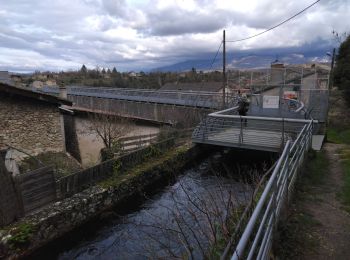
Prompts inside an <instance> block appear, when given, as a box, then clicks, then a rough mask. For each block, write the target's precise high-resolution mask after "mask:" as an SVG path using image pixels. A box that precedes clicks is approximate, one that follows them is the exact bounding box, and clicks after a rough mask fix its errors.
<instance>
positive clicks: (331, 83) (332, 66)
mask: <svg viewBox="0 0 350 260" xmlns="http://www.w3.org/2000/svg"><path fill="white" fill-rule="evenodd" d="M334 60H335V48H333V54H332V63H331V71H330V73H329V74H330V84H329V86H328V87H330V89H331V88H332V87H333V74H334Z"/></svg>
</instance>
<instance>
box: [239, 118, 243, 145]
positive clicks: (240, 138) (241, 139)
mask: <svg viewBox="0 0 350 260" xmlns="http://www.w3.org/2000/svg"><path fill="white" fill-rule="evenodd" d="M239 118H240V120H241V129H240V133H239V143H240V144H243V122H242V116H239Z"/></svg>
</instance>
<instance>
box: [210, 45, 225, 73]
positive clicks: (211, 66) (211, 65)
mask: <svg viewBox="0 0 350 260" xmlns="http://www.w3.org/2000/svg"><path fill="white" fill-rule="evenodd" d="M221 46H222V41H221V43H220V45H219V48H218V50H217V51H216V54H215V57H214V59H213V60H212V62H211V64H210V69H209V70H211V69H212V68H213V65H214V63H215V60H216V57H217V56H218V54H219V51H220V49H221Z"/></svg>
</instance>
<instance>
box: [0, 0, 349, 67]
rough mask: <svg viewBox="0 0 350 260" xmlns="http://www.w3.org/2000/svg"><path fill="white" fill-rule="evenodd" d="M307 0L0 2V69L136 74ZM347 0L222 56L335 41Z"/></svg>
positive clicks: (270, 20)
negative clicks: (102, 70) (84, 68)
mask: <svg viewBox="0 0 350 260" xmlns="http://www.w3.org/2000/svg"><path fill="white" fill-rule="evenodd" d="M314 1H315V0H298V1H295V0H294V1H291V0H197V1H195V0H57V1H49V0H0V70H9V71H17V72H29V71H35V70H41V71H47V70H50V71H61V70H76V69H80V67H81V66H82V64H85V65H86V66H87V67H88V68H96V67H97V66H98V67H100V68H101V67H106V68H107V67H108V68H113V67H116V68H117V70H118V71H132V70H134V71H139V70H145V71H147V70H149V69H151V68H156V67H161V66H165V65H170V64H173V63H177V62H181V61H185V60H190V59H196V58H199V57H203V55H207V56H208V57H209V58H211V57H210V56H212V55H214V54H215V53H216V51H217V49H218V47H219V44H220V42H221V41H222V31H223V30H224V29H225V30H226V39H227V40H235V39H240V38H244V37H247V36H250V35H253V34H256V33H259V32H262V31H264V30H265V29H267V28H269V27H271V26H274V25H276V24H278V23H279V22H281V21H283V20H285V19H287V18H289V17H290V16H292V15H294V14H295V13H297V12H299V11H300V10H302V9H304V8H305V7H306V6H308V5H310V4H311V3H313V2H314ZM349 16H350V1H349V0H321V1H320V2H319V3H317V4H316V5H314V6H313V7H311V8H310V9H308V10H307V11H306V12H305V13H303V14H301V15H300V16H298V17H296V18H295V19H293V20H292V21H290V22H288V23H287V24H285V25H283V26H280V27H278V28H277V29H275V30H273V31H270V32H268V33H266V34H263V35H262V36H259V37H256V38H253V39H250V40H247V41H243V42H239V43H227V51H228V52H231V53H234V52H235V51H245V50H256V49H264V48H267V49H268V48H270V49H271V48H277V49H278V48H295V47H300V48H301V49H302V47H303V46H315V47H317V46H318V45H319V44H324V43H325V42H326V43H330V44H336V42H335V41H334V39H333V37H332V31H333V30H335V31H337V32H340V33H343V32H350V28H349V26H350V24H349V22H348V21H349Z"/></svg>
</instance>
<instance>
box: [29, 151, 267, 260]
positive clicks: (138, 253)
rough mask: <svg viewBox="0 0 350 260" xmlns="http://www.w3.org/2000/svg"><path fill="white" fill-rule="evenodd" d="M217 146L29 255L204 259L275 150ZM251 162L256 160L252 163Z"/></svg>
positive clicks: (227, 229)
mask: <svg viewBox="0 0 350 260" xmlns="http://www.w3.org/2000/svg"><path fill="white" fill-rule="evenodd" d="M247 154H248V153H245V152H241V153H239V152H237V151H228V150H227V151H221V152H217V153H215V154H213V155H211V156H209V157H208V158H206V159H204V160H202V161H201V162H200V163H198V164H197V165H195V166H193V167H192V168H190V169H188V170H185V171H184V172H183V173H181V174H179V175H178V177H177V178H176V179H174V180H173V181H172V182H171V183H170V184H169V185H167V186H165V187H162V188H160V187H159V188H154V187H153V188H151V189H150V190H149V192H147V193H146V194H142V195H138V196H135V197H133V198H129V199H128V200H127V201H125V202H124V203H122V204H121V205H118V206H117V207H116V208H115V209H114V210H113V211H110V212H107V213H103V214H101V216H100V217H99V218H98V219H96V220H94V221H92V222H90V223H87V224H86V225H85V226H84V227H82V228H79V230H76V231H74V232H72V234H69V235H67V236H65V237H64V238H63V239H61V240H60V241H58V242H54V243H53V244H51V245H49V246H47V247H46V248H44V249H43V250H41V251H39V252H37V253H36V255H34V256H32V257H31V259H62V260H63V259H149V258H151V259H154V258H157V259H159V258H164V259H169V258H177V257H180V258H188V259H191V258H192V259H203V258H205V256H208V254H209V253H210V250H211V249H212V247H213V245H214V244H216V243H218V242H219V240H221V239H222V237H223V236H228V235H229V229H230V228H232V227H230V225H232V223H231V222H230V221H228V220H229V219H232V218H235V217H236V218H237V215H235V214H239V213H240V211H239V209H242V206H244V205H245V204H246V203H247V201H248V200H249V199H250V197H251V194H252V192H253V189H254V184H255V183H256V182H257V180H258V177H259V176H261V175H262V174H263V172H264V171H265V170H266V168H267V167H268V165H269V164H270V162H271V161H272V158H273V155H271V154H266V153H265V154H258V155H256V156H254V157H253V158H252V157H251V155H250V156H249V157H247ZM253 162H254V163H253Z"/></svg>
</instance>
